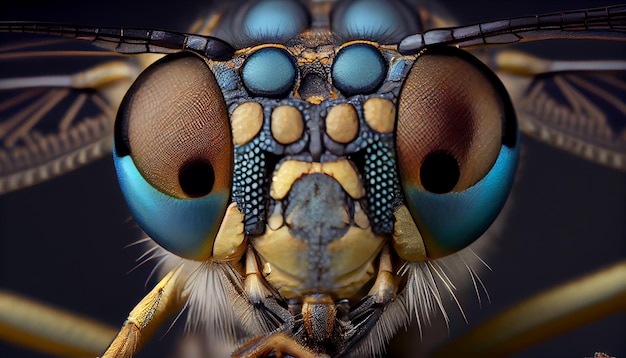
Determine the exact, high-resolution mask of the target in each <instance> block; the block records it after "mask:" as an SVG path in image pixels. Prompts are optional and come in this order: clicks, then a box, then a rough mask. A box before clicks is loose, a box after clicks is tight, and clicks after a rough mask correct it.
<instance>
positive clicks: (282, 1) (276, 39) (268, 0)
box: [239, 0, 309, 43]
mask: <svg viewBox="0 0 626 358" xmlns="http://www.w3.org/2000/svg"><path fill="white" fill-rule="evenodd" d="M239 24H240V27H241V28H240V29H239V31H240V32H241V33H242V35H243V38H244V39H249V40H251V41H250V43H261V42H262V41H266V42H273V43H282V42H284V41H287V40H289V39H291V38H293V37H295V36H297V35H298V34H299V33H301V32H302V31H304V30H305V29H306V28H307V27H308V26H309V14H308V12H307V10H306V8H305V7H304V6H303V5H302V4H301V3H300V2H298V1H291V0H262V1H255V2H252V5H251V6H250V8H249V9H247V11H246V13H245V16H244V17H243V19H242V21H241V22H239Z"/></svg>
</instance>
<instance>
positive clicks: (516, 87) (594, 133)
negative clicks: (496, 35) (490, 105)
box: [494, 51, 626, 170]
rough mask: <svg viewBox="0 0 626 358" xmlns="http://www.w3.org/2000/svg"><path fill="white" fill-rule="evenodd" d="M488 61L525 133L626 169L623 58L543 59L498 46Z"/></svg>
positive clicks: (625, 98)
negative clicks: (494, 69) (586, 59)
mask: <svg viewBox="0 0 626 358" xmlns="http://www.w3.org/2000/svg"><path fill="white" fill-rule="evenodd" d="M494 62H495V66H494V67H496V68H497V71H498V75H499V76H500V78H501V79H502V80H503V82H504V84H505V85H506V87H507V90H508V92H509V94H510V95H511V97H512V99H513V102H514V103H515V106H516V111H517V113H518V120H519V125H520V129H521V130H522V131H523V132H524V133H525V134H527V135H529V136H531V137H533V138H536V139H538V140H540V141H543V142H546V143H548V144H551V145H554V146H555V147H557V148H560V149H563V150H566V151H568V152H571V153H574V154H576V155H578V156H580V157H583V158H585V159H588V160H591V161H594V162H596V163H599V164H603V165H606V166H609V167H612V168H616V169H621V170H626V61H622V60H614V61H610V60H609V61H549V60H543V59H540V58H537V57H533V56H529V55H527V54H524V53H521V52H518V51H503V52H500V53H498V54H497V55H496V56H495V57H494Z"/></svg>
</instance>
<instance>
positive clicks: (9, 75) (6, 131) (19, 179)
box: [0, 40, 143, 193]
mask: <svg viewBox="0 0 626 358" xmlns="http://www.w3.org/2000/svg"><path fill="white" fill-rule="evenodd" d="M2 43H3V46H2V47H0V78H2V79H1V80H0V193H4V192H8V191H12V190H17V189H20V188H23V187H25V186H29V185H32V184H36V183H38V182H41V181H44V180H47V179H50V178H53V177H56V176H58V175H61V174H63V173H65V172H67V171H69V170H72V169H74V168H76V167H79V166H81V165H84V164H87V163H89V162H91V161H92V160H95V159H97V158H99V157H101V156H103V155H105V154H108V153H109V152H110V148H111V143H112V133H113V122H114V119H115V114H116V111H117V106H118V104H119V102H120V101H121V99H122V97H123V95H124V93H125V92H126V90H127V89H128V87H129V86H130V84H131V83H132V80H133V79H134V78H135V77H136V76H137V74H138V73H139V72H140V70H141V68H142V67H143V65H142V64H141V62H140V61H138V60H137V59H130V58H126V57H122V56H120V55H116V54H109V53H103V52H89V51H88V50H92V51H93V48H92V46H89V45H85V44H71V43H68V42H67V41H65V40H52V41H50V40H47V41H39V42H37V41H32V42H28V43H27V44H26V45H24V44H23V43H22V44H20V45H15V46H12V45H11V44H10V43H9V42H5V41H2Z"/></svg>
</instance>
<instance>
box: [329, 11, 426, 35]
mask: <svg viewBox="0 0 626 358" xmlns="http://www.w3.org/2000/svg"><path fill="white" fill-rule="evenodd" d="M420 27H421V26H420V20H419V16H417V15H416V14H415V12H414V11H413V10H412V9H411V8H409V7H408V6H407V5H406V4H404V3H403V2H402V1H398V0H349V1H339V2H338V3H337V5H336V6H334V8H333V12H332V14H331V28H332V30H333V33H334V34H337V35H338V36H340V37H343V38H347V39H353V40H356V39H359V40H371V41H376V42H379V43H385V44H390V43H398V42H400V40H402V39H403V38H404V37H406V36H408V35H412V34H415V33H417V32H419V30H420Z"/></svg>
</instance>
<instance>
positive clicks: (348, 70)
mask: <svg viewBox="0 0 626 358" xmlns="http://www.w3.org/2000/svg"><path fill="white" fill-rule="evenodd" d="M331 74H332V78H333V85H334V86H335V87H337V88H338V89H339V90H340V91H341V92H342V93H343V94H345V95H346V96H350V95H355V94H367V93H371V92H373V91H374V90H376V89H377V88H378V86H380V84H381V83H382V82H383V80H384V79H385V76H386V75H387V64H386V63H385V59H383V56H382V55H381V54H380V51H378V50H377V49H376V48H374V47H373V46H370V45H367V44H354V45H349V46H346V47H344V48H342V49H341V50H339V53H337V56H335V61H334V62H333V67H332V73H331Z"/></svg>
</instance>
